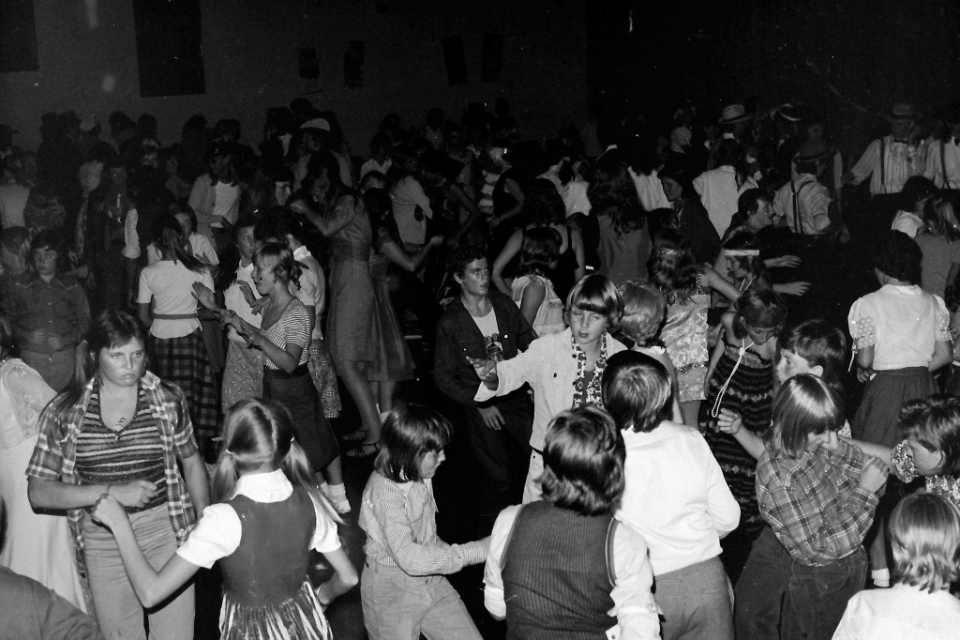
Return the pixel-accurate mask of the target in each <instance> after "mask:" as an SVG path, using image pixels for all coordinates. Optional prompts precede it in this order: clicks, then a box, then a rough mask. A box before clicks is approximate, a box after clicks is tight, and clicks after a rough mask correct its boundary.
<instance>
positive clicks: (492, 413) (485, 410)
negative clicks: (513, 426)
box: [477, 407, 503, 431]
mask: <svg viewBox="0 0 960 640" xmlns="http://www.w3.org/2000/svg"><path fill="white" fill-rule="evenodd" d="M477 411H479V412H480V417H481V418H483V424H484V425H486V427H487V428H488V429H493V430H494V431H500V428H501V427H503V415H502V414H501V413H500V410H499V409H497V408H496V407H477Z"/></svg>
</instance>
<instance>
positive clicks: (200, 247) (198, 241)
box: [189, 232, 220, 266]
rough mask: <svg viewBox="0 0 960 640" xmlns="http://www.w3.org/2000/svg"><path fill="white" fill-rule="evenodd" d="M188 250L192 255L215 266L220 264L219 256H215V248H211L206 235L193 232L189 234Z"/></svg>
mask: <svg viewBox="0 0 960 640" xmlns="http://www.w3.org/2000/svg"><path fill="white" fill-rule="evenodd" d="M189 240H190V250H191V251H192V252H193V255H194V256H195V257H197V258H199V259H201V260H203V261H204V262H206V263H209V264H212V265H213V266H217V265H218V264H220V258H218V257H217V250H216V249H214V248H213V243H212V242H210V238H208V237H207V236H205V235H203V234H200V233H197V232H193V233H191V234H190V238H189Z"/></svg>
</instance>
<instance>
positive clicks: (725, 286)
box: [703, 267, 740, 302]
mask: <svg viewBox="0 0 960 640" xmlns="http://www.w3.org/2000/svg"><path fill="white" fill-rule="evenodd" d="M703 278H704V279H705V280H706V282H707V284H708V285H710V288H711V289H713V290H714V291H716V292H717V293H719V294H720V295H722V296H724V297H725V298H727V299H728V300H730V301H731V302H736V300H737V298H739V297H740V290H739V289H737V288H736V287H735V286H733V285H732V284H731V283H730V281H728V280H726V279H724V278H723V276H721V275H720V273H719V272H717V271H716V270H714V269H712V268H711V267H703Z"/></svg>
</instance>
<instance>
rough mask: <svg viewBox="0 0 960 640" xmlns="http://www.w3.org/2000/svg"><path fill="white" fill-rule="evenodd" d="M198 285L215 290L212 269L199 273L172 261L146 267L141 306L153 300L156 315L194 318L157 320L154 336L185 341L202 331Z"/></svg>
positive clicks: (152, 328) (138, 299)
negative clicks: (198, 310)
mask: <svg viewBox="0 0 960 640" xmlns="http://www.w3.org/2000/svg"><path fill="white" fill-rule="evenodd" d="M194 282H200V283H202V284H204V285H206V286H207V287H209V288H210V289H213V277H212V276H211V275H210V271H209V269H203V270H202V271H201V272H200V273H196V272H194V271H191V270H190V269H187V268H186V267H185V266H183V263H182V262H173V261H172V260H162V261H160V262H157V263H156V264H152V265H150V266H147V267H144V268H143V271H141V272H140V292H139V294H138V295H137V302H138V303H140V304H144V303H149V302H150V300H153V313H154V316H157V315H177V316H179V315H189V316H193V317H191V318H189V319H179V320H166V319H163V318H155V319H154V321H153V324H151V325H150V335H152V336H154V337H155V338H182V337H183V336H186V335H189V334H191V333H193V332H194V331H196V330H197V329H199V328H200V320H198V319H197V299H196V298H194V297H193V283H194Z"/></svg>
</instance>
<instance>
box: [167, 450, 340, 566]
mask: <svg viewBox="0 0 960 640" xmlns="http://www.w3.org/2000/svg"><path fill="white" fill-rule="evenodd" d="M291 495H293V485H292V484H290V480H288V479H287V476H286V475H284V473H283V471H282V470H281V469H277V470H276V471H269V472H267V473H247V474H244V475H242V476H240V477H239V478H238V479H237V486H236V487H235V488H234V490H233V495H231V496H230V499H231V500H232V499H233V498H235V497H237V496H246V497H248V498H250V499H251V500H253V501H254V502H263V503H273V502H283V501H284V500H286V499H287V498H289V497H290V496H291ZM313 508H314V513H316V516H317V526H316V529H315V530H314V532H313V538H312V539H311V540H310V548H311V549H315V550H317V551H319V552H320V553H329V552H331V551H336V550H337V549H339V548H340V538H339V537H337V523H336V522H334V521H333V520H332V519H331V517H330V514H329V513H328V512H326V511H325V510H324V509H323V508H321V507H320V505H318V504H317V503H316V502H315V501H314V503H313ZM242 535H243V524H242V523H241V522H240V516H238V515H237V512H236V511H235V510H234V508H233V507H231V506H230V505H229V504H227V503H226V502H220V503H217V504H212V505H210V506H209V507H207V508H206V509H204V510H203V515H201V516H200V519H199V520H198V521H197V526H196V528H195V529H194V530H193V533H191V534H190V537H189V538H188V539H187V541H186V542H185V543H183V546H182V547H180V548H179V549H177V555H178V556H180V557H181V558H183V559H184V560H186V561H187V562H189V563H191V564H195V565H197V566H198V567H205V568H207V569H209V568H210V567H212V566H213V564H214V563H215V562H216V561H217V560H219V559H220V558H226V557H227V556H229V555H230V554H232V553H233V552H234V551H236V550H237V547H239V546H240V538H241V537H242Z"/></svg>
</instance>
